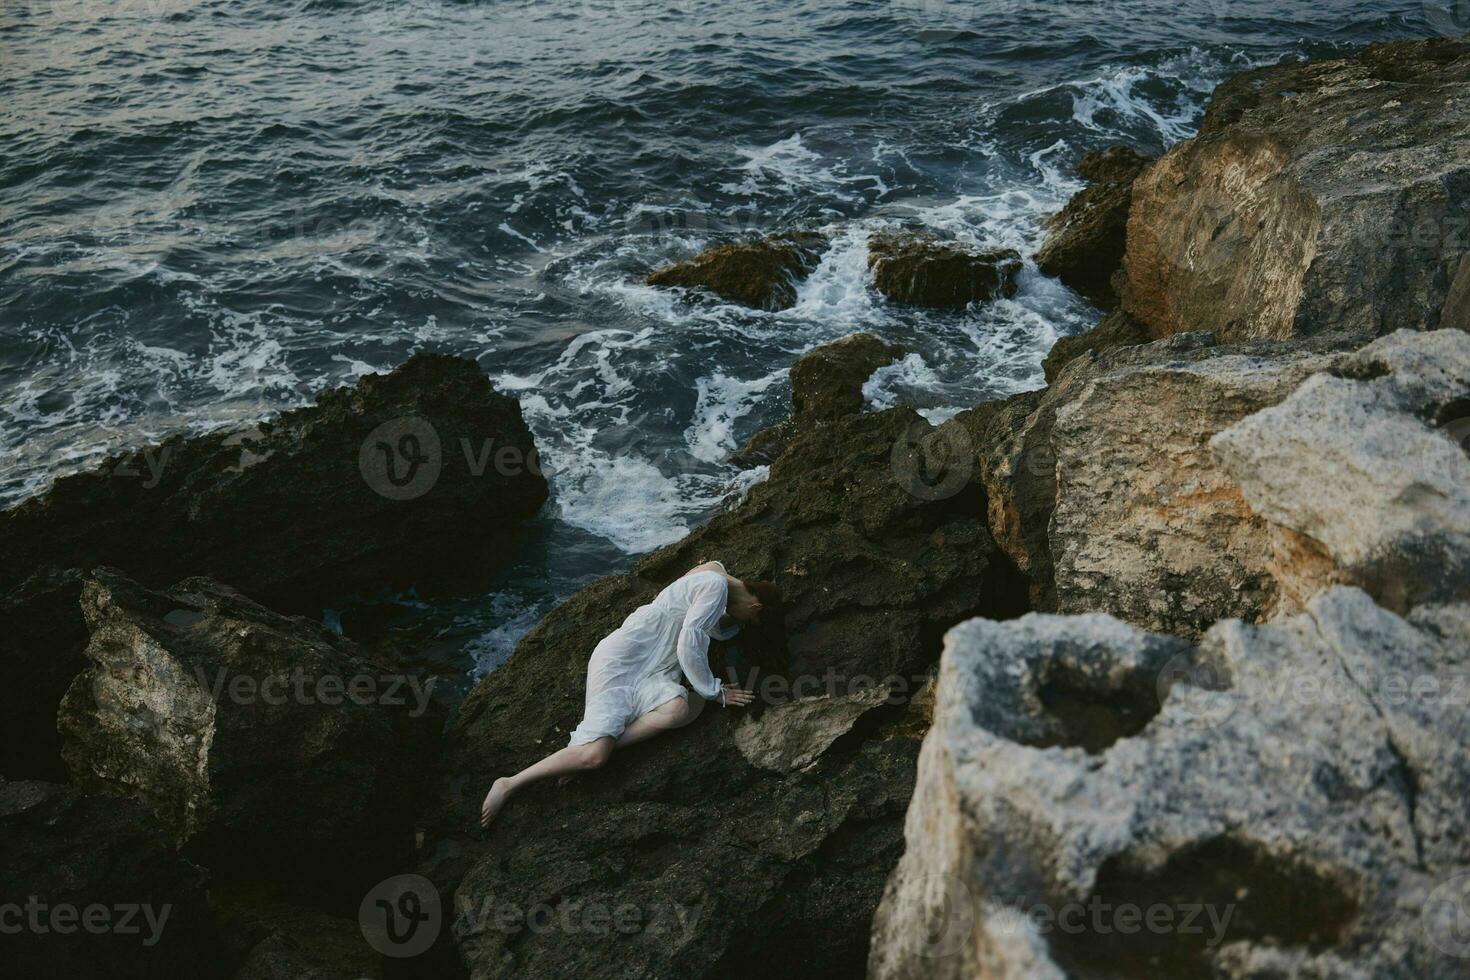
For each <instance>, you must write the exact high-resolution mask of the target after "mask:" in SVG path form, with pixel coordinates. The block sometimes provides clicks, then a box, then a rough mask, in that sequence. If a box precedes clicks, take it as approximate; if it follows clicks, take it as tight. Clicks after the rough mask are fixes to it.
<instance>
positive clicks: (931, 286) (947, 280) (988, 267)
mask: <svg viewBox="0 0 1470 980" xmlns="http://www.w3.org/2000/svg"><path fill="white" fill-rule="evenodd" d="M868 269H869V270H870V271H871V272H872V273H873V286H874V287H875V288H876V289H877V290H878V292H880V293H882V294H883V295H884V296H887V297H888V298H889V299H891V300H893V301H894V302H896V303H910V304H913V305H916V306H932V307H935V308H938V309H962V308H963V307H965V306H967V305H969V304H970V303H983V302H987V301H989V300H992V299H997V298H1001V297H1010V296H1014V295H1015V294H1016V277H1017V276H1018V275H1019V274H1020V272H1021V254H1020V253H1019V252H1017V251H1015V250H1014V249H1009V248H1002V249H987V250H981V249H976V248H972V247H970V246H967V245H961V244H959V243H957V242H944V241H940V240H939V239H937V238H935V237H934V236H933V235H930V234H927V233H925V232H903V233H897V234H880V235H874V236H873V237H872V238H870V239H869V240H868Z"/></svg>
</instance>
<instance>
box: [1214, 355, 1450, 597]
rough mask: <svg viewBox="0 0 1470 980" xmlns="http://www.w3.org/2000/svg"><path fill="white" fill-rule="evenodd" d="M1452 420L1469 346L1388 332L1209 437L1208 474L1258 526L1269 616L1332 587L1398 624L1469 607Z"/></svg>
mask: <svg viewBox="0 0 1470 980" xmlns="http://www.w3.org/2000/svg"><path fill="white" fill-rule="evenodd" d="M1457 418H1458V419H1466V418H1470V335H1467V334H1465V333H1463V332H1461V331H1458V330H1439V331H1434V332H1430V333H1413V332H1409V331H1401V332H1399V333H1396V334H1393V335H1392V336H1389V337H1385V338H1383V339H1382V340H1378V341H1375V342H1374V343H1372V344H1370V345H1369V346H1367V347H1365V348H1363V349H1362V350H1361V351H1359V352H1358V353H1356V354H1354V355H1352V356H1350V357H1347V358H1345V359H1343V360H1342V361H1341V362H1340V363H1338V364H1337V365H1336V366H1335V367H1334V369H1333V370H1332V371H1330V372H1325V373H1322V374H1318V375H1316V376H1314V377H1312V378H1311V379H1310V380H1309V381H1307V383H1306V384H1303V385H1302V386H1300V388H1298V389H1297V390H1296V391H1295V392H1294V393H1293V394H1292V395H1291V397H1289V398H1287V399H1286V400H1285V401H1283V402H1282V403H1281V404H1279V405H1277V406H1275V407H1273V408H1270V409H1267V410H1265V411H1262V412H1259V413H1257V414H1255V415H1252V416H1250V417H1249V418H1246V419H1244V420H1242V421H1241V422H1239V423H1237V424H1236V425H1234V426H1232V427H1230V428H1229V429H1226V430H1224V431H1223V432H1221V433H1220V434H1219V435H1217V436H1215V437H1214V439H1213V440H1212V441H1211V443H1210V447H1211V450H1212V451H1213V453H1214V455H1215V456H1216V457H1217V458H1218V459H1219V461H1220V466H1221V470H1222V471H1223V473H1225V474H1226V475H1227V476H1228V478H1229V479H1230V480H1232V481H1233V482H1234V483H1235V484H1237V485H1238V486H1239V487H1240V488H1241V493H1242V497H1243V499H1244V500H1245V502H1246V503H1247V504H1248V505H1249V506H1250V508H1251V510H1252V511H1253V512H1255V513H1256V514H1258V515H1260V517H1261V518H1262V519H1263V520H1264V521H1265V522H1267V524H1268V526H1269V531H1270V539H1269V540H1270V547H1271V552H1270V563H1269V568H1270V571H1271V574H1272V575H1273V577H1274V578H1275V580H1276V581H1277V582H1278V583H1279V585H1280V592H1281V601H1282V606H1281V609H1282V611H1293V610H1296V609H1300V608H1301V604H1302V603H1303V602H1305V601H1306V600H1307V599H1309V598H1311V596H1312V595H1314V594H1316V593H1317V592H1320V591H1321V590H1322V589H1324V588H1326V587H1328V586H1330V585H1333V584H1337V583H1347V584H1351V585H1357V586H1360V587H1361V588H1363V589H1365V590H1366V591H1368V592H1369V593H1370V594H1371V595H1373V597H1374V598H1375V599H1377V600H1378V601H1379V602H1380V603H1382V604H1383V605H1386V606H1388V607H1390V608H1392V609H1395V610H1397V611H1400V612H1403V611H1405V610H1407V609H1410V608H1412V607H1414V606H1417V605H1420V604H1422V603H1426V602H1431V603H1433V602H1447V601H1452V600H1460V601H1463V600H1466V599H1470V455H1467V454H1466V451H1465V449H1464V447H1463V445H1461V444H1460V443H1459V442H1458V441H1457V437H1456V430H1454V429H1453V427H1452V423H1453V422H1454V420H1455V419H1457ZM1461 428H1462V429H1464V428H1470V426H1465V425H1464V423H1463V422H1462V424H1461ZM1463 437H1464V433H1463V432H1460V434H1459V439H1463Z"/></svg>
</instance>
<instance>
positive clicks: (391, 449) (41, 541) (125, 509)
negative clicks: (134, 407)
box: [0, 354, 547, 612]
mask: <svg viewBox="0 0 1470 980" xmlns="http://www.w3.org/2000/svg"><path fill="white" fill-rule="evenodd" d="M546 492H547V491H546V481H545V479H544V478H543V477H542V476H541V474H540V472H539V469H538V468H537V466H536V463H535V457H534V447H533V445H532V443H531V435H530V432H529V430H527V428H526V426H525V423H524V422H523V421H522V419H521V412H520V407H519V406H518V405H517V404H516V402H515V401H514V400H513V399H510V398H507V397H505V396H504V395H501V394H498V393H497V392H496V391H495V390H494V389H493V388H492V387H491V386H490V382H489V381H488V380H487V379H486V378H485V376H484V374H483V373H482V372H481V371H480V369H479V368H478V367H477V366H476V365H475V364H474V362H472V361H469V360H465V359H461V358H452V357H444V356H440V355H430V354H419V355H416V356H414V357H413V358H410V359H409V360H408V361H407V362H406V363H405V364H404V365H403V366H401V367H400V368H398V369H397V370H396V371H394V372H392V373H391V374H386V375H369V376H367V377H365V378H363V379H362V380H361V381H359V382H358V383H357V385H356V386H354V387H351V388H342V389H337V390H335V391H329V392H325V393H323V394H321V395H319V396H318V397H317V403H316V405H314V406H312V407H308V408H302V409H297V410H294V411H290V412H286V413H284V414H282V415H280V416H279V417H277V418H276V419H274V420H272V421H270V422H262V423H260V424H259V425H258V426H256V427H254V428H252V429H249V430H245V431H240V432H233V433H225V434H218V433H217V434H211V435H203V436H184V435H180V436H175V437H174V438H172V439H169V440H167V441H166V442H164V443H163V444H161V445H159V446H156V447H152V448H150V449H147V450H144V451H142V452H141V453H136V454H129V455H125V456H120V457H117V458H115V459H112V460H109V461H108V462H107V463H104V464H103V465H102V466H100V467H98V468H96V469H94V470H92V471H90V472H87V473H83V474H79V475H76V476H69V477H64V478H62V479H60V480H58V481H56V483H55V485H54V486H53V487H52V488H51V489H50V490H49V491H47V492H46V493H45V494H43V495H41V496H39V497H36V498H33V499H30V500H27V501H25V502H23V503H21V504H20V505H18V506H17V507H14V508H12V509H11V510H8V511H5V512H3V513H0V590H5V589H10V588H13V587H14V586H15V585H16V584H18V583H19V582H20V581H21V580H23V579H25V578H26V577H27V576H28V575H30V574H31V573H32V571H33V570H35V569H38V568H42V567H73V566H74V567H81V568H90V567H92V566H94V565H98V564H109V565H114V566H117V567H120V568H122V569H124V570H125V571H127V573H128V574H130V575H132V576H134V577H136V578H137V579H138V580H139V581H141V582H143V583H144V584H145V585H148V586H151V587H154V588H158V587H163V586H166V585H168V584H170V583H172V582H175V581H177V580H178V579H180V578H183V577H185V576H188V575H209V576H212V577H214V578H217V579H219V580H221V581H225V582H229V583H230V584H231V585H233V586H234V587H236V588H238V589H240V590H241V591H243V592H244V593H245V594H247V595H249V596H251V597H252V598H255V599H257V600H259V601H262V602H265V603H266V604H267V605H269V606H271V607H273V608H281V609H285V610H289V611H312V612H315V611H316V610H317V609H319V608H320V605H321V604H322V603H324V602H327V601H330V600H332V599H335V598H340V597H341V596H343V595H345V594H348V593H351V592H352V591H354V590H357V589H360V588H362V589H367V588H381V587H384V586H389V587H393V586H405V587H407V586H413V587H417V588H419V589H421V590H423V589H431V588H434V587H435V586H436V585H440V584H442V585H450V584H456V585H464V584H465V582H466V576H467V574H468V573H467V572H466V571H465V570H466V569H474V574H473V580H474V581H480V580H482V579H484V578H485V577H486V576H488V575H489V574H491V573H492V572H493V570H494V569H496V568H498V567H500V566H501V565H502V564H504V563H505V562H506V561H507V560H508V559H509V557H510V554H511V551H512V547H513V545H514V542H515V540H516V538H517V536H518V533H519V527H520V524H521V522H522V521H523V520H525V519H526V518H527V517H530V516H531V515H532V514H534V513H535V512H536V510H537V509H538V508H539V507H540V506H541V503H542V502H543V501H544V500H545V499H546Z"/></svg>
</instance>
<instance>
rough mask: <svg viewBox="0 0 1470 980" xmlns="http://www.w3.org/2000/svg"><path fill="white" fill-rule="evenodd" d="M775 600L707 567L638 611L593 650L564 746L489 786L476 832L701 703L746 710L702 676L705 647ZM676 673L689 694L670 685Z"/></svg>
mask: <svg viewBox="0 0 1470 980" xmlns="http://www.w3.org/2000/svg"><path fill="white" fill-rule="evenodd" d="M778 602H779V596H778V594H777V592H776V587H775V586H774V585H772V584H771V583H770V582H757V581H751V582H742V581H741V580H740V579H738V578H736V577H735V576H733V575H731V574H730V573H729V572H726V571H725V566H724V565H722V564H720V563H719V562H717V561H710V562H705V563H704V564H703V565H698V566H696V567H695V568H693V569H690V570H689V571H688V572H686V573H685V575H684V577H683V578H680V579H676V580H675V581H674V582H673V583H671V584H670V585H668V586H667V587H666V588H665V589H664V590H663V591H662V592H660V593H659V594H658V597H657V598H655V599H654V600H653V601H652V602H650V603H649V604H648V605H646V606H639V607H638V608H637V609H635V610H634V611H633V613H632V615H630V616H629V617H628V618H627V619H625V620H623V625H621V626H619V627H618V628H617V629H616V630H614V631H613V632H612V633H611V634H610V635H609V636H608V637H607V638H606V639H604V640H603V641H602V642H601V643H599V644H597V648H596V649H595V650H593V651H592V659H591V660H590V661H588V663H587V703H586V707H585V709H584V711H583V715H582V721H581V724H579V725H578V726H577V728H576V731H574V732H572V740H571V743H570V744H569V745H568V746H567V747H566V748H564V749H561V750H560V751H558V752H553V753H552V754H551V755H549V756H547V757H546V758H544V759H542V760H541V761H540V762H538V763H536V764H535V765H532V766H527V767H526V768H525V769H522V770H521V771H520V772H518V773H516V774H515V775H514V776H501V777H500V778H499V779H497V780H495V783H494V785H492V786H491V787H490V792H489V794H488V795H486V797H485V805H484V806H482V807H481V808H480V825H481V826H482V827H483V826H488V825H489V824H490V821H491V820H494V819H495V815H496V814H497V813H499V812H500V808H501V807H503V806H505V801H506V800H508V799H510V797H511V794H513V793H515V792H516V791H517V790H519V789H521V788H522V787H524V786H526V785H528V784H530V783H534V782H536V781H537V780H538V779H545V778H547V777H548V776H560V775H562V774H564V773H575V772H583V771H586V770H588V769H597V768H599V767H601V766H602V765H603V764H604V763H606V762H607V760H608V757H609V756H611V755H612V752H613V749H614V748H623V747H625V746H628V745H632V744H633V743H634V742H641V741H643V740H644V739H646V738H652V737H653V736H655V735H657V734H658V733H659V732H663V731H668V730H669V729H673V728H682V727H683V726H685V725H687V724H689V723H690V722H692V721H693V720H694V719H695V718H698V717H699V713H700V711H702V710H703V708H704V702H705V699H706V698H708V699H710V700H713V701H718V702H720V704H722V705H724V706H726V707H730V706H732V705H733V706H735V707H742V706H744V705H747V704H749V703H750V702H751V699H752V695H751V692H749V691H747V690H744V689H743V688H739V687H730V686H729V685H726V684H722V683H721V682H720V679H719V678H718V677H716V676H714V673H713V672H712V671H711V670H710V668H709V641H710V638H711V637H713V638H715V639H717V640H728V639H730V638H731V637H732V636H734V635H735V634H736V632H737V631H738V630H739V629H740V625H741V624H742V623H757V622H759V621H760V616H761V610H762V609H765V608H766V607H767V606H775V605H776V604H777V603H778ZM681 668H682V671H683V674H684V676H685V677H686V678H688V680H689V684H690V685H691V686H692V687H693V688H694V694H693V695H690V693H689V691H688V690H686V689H685V687H684V685H683V684H681V683H680V682H679V673H680V670H681Z"/></svg>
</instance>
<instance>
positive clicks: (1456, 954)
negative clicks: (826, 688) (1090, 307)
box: [869, 587, 1470, 980]
mask: <svg viewBox="0 0 1470 980" xmlns="http://www.w3.org/2000/svg"><path fill="white" fill-rule="evenodd" d="M1467 668H1470V608H1467V607H1466V606H1465V605H1464V604H1456V605H1449V606H1444V605H1440V606H1423V607H1420V608H1419V609H1416V610H1415V611H1414V612H1413V613H1412V614H1410V616H1409V617H1408V618H1403V617H1400V616H1398V615H1396V614H1394V613H1392V612H1390V611H1388V610H1386V609H1384V608H1382V607H1380V606H1378V605H1376V604H1375V603H1374V602H1373V600H1372V599H1371V598H1370V597H1369V596H1368V595H1367V594H1366V593H1364V592H1361V591H1359V590H1356V589H1351V588H1346V587H1335V588H1333V589H1331V590H1329V591H1327V592H1325V593H1322V594H1320V595H1318V596H1317V597H1316V598H1314V599H1312V600H1311V601H1310V602H1309V603H1308V604H1307V607H1306V609H1305V611H1304V612H1303V613H1300V614H1298V615H1296V616H1293V617H1290V618H1286V619H1283V620H1281V621H1279V622H1276V623H1272V624H1270V625H1266V626H1250V625H1247V624H1244V623H1241V622H1238V621H1227V622H1223V623H1221V624H1219V625H1217V626H1216V627H1214V628H1213V629H1211V630H1210V631H1209V633H1208V634H1207V635H1206V636H1205V638H1204V640H1203V642H1202V643H1201V645H1200V646H1199V648H1198V649H1194V650H1191V649H1189V648H1188V647H1185V646H1184V645H1183V644H1181V643H1180V642H1179V641H1177V640H1174V639H1171V638H1167V637H1160V636H1156V635H1151V634H1149V633H1145V632H1143V631H1140V630H1137V629H1134V628H1132V627H1128V626H1125V625H1123V624H1121V623H1118V622H1116V621H1114V620H1112V619H1110V618H1108V617H1104V616H1084V617H1052V616H1036V615H1033V616H1028V617H1025V618H1023V619H1021V620H1019V621H1015V622H1012V623H994V622H988V621H982V620H977V621H973V622H970V623H967V624H964V625H963V626H960V627H957V628H956V629H954V630H953V631H951V632H950V634H949V636H948V638H947V641H946V646H945V653H944V657H943V659H942V661H941V666H940V675H939V682H938V694H937V702H936V706H935V720H934V727H933V728H932V730H931V731H930V733H929V735H928V737H927V738H926V739H925V742H924V749H923V752H922V754H921V756H920V760H919V776H918V783H917V785H916V787H915V792H914V798H913V801H912V803H911V805H910V808H909V814H908V819H907V822H906V825H905V837H906V847H905V852H904V857H903V859H902V861H901V862H900V864H899V867H898V869H897V871H896V872H895V873H894V875H893V877H892V879H891V880H890V882H889V884H888V887H887V890H886V892H885V895H884V900H883V904H882V906H881V908H880V909H879V911H878V914H877V916H876V917H875V920H874V933H873V950H872V956H871V959H870V961H869V976H870V977H871V978H873V980H890V978H916V980H917V978H924V980H947V978H954V980H960V978H966V980H968V978H972V977H975V976H1002V977H1017V978H1020V977H1057V978H1060V977H1089V978H1114V977H1120V978H1121V977H1137V976H1159V977H1170V978H1192V977H1200V978H1205V977H1214V978H1236V977H1242V978H1243V977H1263V976H1294V977H1303V976H1313V977H1362V978H1365V980H1366V978H1370V977H1371V978H1404V980H1410V978H1444V980H1449V978H1452V977H1462V976H1464V968H1465V962H1466V960H1465V958H1464V957H1465V956H1466V955H1467V954H1470V946H1467V945H1466V944H1465V941H1464V936H1463V933H1456V932H1455V931H1454V929H1453V927H1454V924H1455V923H1454V918H1453V915H1454V910H1455V908H1456V905H1455V902H1456V901H1460V902H1462V903H1463V902H1464V901H1465V900H1466V899H1470V892H1467V890H1466V889H1467V887H1470V878H1467V877H1464V876H1466V875H1467V874H1470V835H1467V834H1466V830H1467V827H1466V824H1467V817H1466V814H1465V812H1464V806H1463V801H1464V799H1465V796H1466V793H1467V792H1470V729H1467V728H1466V727H1465V726H1464V724H1463V722H1462V718H1461V713H1462V711H1463V708H1460V707H1457V706H1455V705H1454V704H1453V698H1452V697H1451V692H1452V690H1453V686H1452V685H1453V684H1454V679H1455V678H1457V677H1458V678H1461V680H1463V677H1464V673H1465V671H1466V669H1467ZM1057 678H1065V684H1064V685H1063V686H1064V688H1065V689H1066V692H1067V693H1068V695H1069V696H1067V697H1063V696H1061V695H1060V694H1058V693H1057V691H1056V687H1057ZM1435 685H1439V686H1435ZM1049 687H1050V688H1051V693H1050V694H1049V693H1048V689H1049ZM1144 691H1150V692H1157V698H1156V700H1155V704H1154V709H1153V710H1154V711H1156V714H1153V715H1152V717H1150V718H1147V719H1146V720H1145V723H1144V724H1142V725H1141V726H1140V725H1139V724H1138V719H1137V716H1136V712H1137V708H1138V705H1139V704H1140V703H1142V704H1144V705H1145V706H1146V705H1147V698H1146V697H1145V698H1143V700H1142V702H1140V700H1139V698H1138V694H1139V693H1140V692H1144ZM1160 701H1161V702H1162V703H1161V704H1159V702H1160ZM1078 704H1082V705H1085V706H1088V707H1089V708H1090V709H1091V710H1092V712H1093V717H1094V721H1093V722H1092V724H1090V725H1082V726H1078V725H1077V723H1076V720H1075V719H1076V717H1077V715H1078V712H1077V705H1078ZM1099 734H1101V735H1102V736H1104V737H1098V736H1099ZM1083 736H1087V737H1086V738H1084V737H1083ZM1458 907H1459V909H1460V910H1461V912H1460V914H1461V915H1463V910H1464V909H1465V908H1466V907H1467V906H1466V905H1465V904H1460V905H1459V906H1458Z"/></svg>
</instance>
